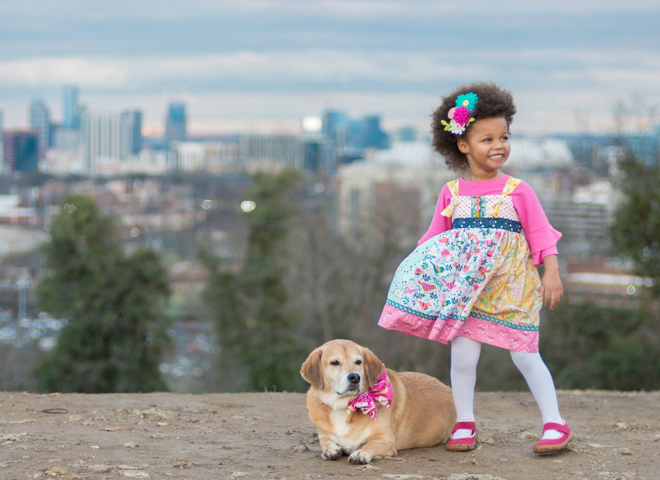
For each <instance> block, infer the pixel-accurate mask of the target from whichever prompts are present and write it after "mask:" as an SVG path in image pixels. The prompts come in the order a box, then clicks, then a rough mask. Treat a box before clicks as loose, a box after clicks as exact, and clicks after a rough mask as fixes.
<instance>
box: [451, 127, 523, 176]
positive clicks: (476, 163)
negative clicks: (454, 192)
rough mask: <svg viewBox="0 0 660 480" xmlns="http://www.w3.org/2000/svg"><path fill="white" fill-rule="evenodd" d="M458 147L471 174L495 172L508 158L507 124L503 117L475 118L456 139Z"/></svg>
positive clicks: (509, 150) (509, 149) (509, 146)
mask: <svg viewBox="0 0 660 480" xmlns="http://www.w3.org/2000/svg"><path fill="white" fill-rule="evenodd" d="M458 149H459V150H460V151H461V152H463V153H464V154H465V156H466V157H467V160H468V163H469V164H470V171H471V172H472V174H473V175H474V174H476V175H479V174H486V175H487V174H492V173H493V172H497V170H499V169H500V168H502V165H504V162H506V161H507V159H508V158H509V153H510V152H511V145H510V144H509V126H508V125H507V123H506V120H505V119H504V118H503V117H492V118H483V119H481V120H477V121H475V122H474V123H472V125H470V126H469V127H468V129H467V132H466V134H465V137H464V138H460V139H459V140H458Z"/></svg>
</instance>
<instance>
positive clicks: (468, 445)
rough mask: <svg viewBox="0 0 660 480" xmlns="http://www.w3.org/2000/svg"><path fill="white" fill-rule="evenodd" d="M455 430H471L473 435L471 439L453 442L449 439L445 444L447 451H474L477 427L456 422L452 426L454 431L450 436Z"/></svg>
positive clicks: (473, 424)
mask: <svg viewBox="0 0 660 480" xmlns="http://www.w3.org/2000/svg"><path fill="white" fill-rule="evenodd" d="M456 430H472V431H473V432H474V433H473V434H472V436H471V437H465V438H457V439H456V440H454V439H453V438H451V437H449V442H447V450H449V451H450V452H469V451H470V450H474V447H475V442H476V441H477V425H476V424H475V423H474V422H458V423H457V424H456V425H454V430H452V432H451V434H452V435H453V434H454V433H456Z"/></svg>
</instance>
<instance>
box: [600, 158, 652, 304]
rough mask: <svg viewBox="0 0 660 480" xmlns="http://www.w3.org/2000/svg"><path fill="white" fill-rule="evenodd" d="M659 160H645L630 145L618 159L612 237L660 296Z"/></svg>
mask: <svg viewBox="0 0 660 480" xmlns="http://www.w3.org/2000/svg"><path fill="white" fill-rule="evenodd" d="M658 179H660V159H658V160H657V161H656V162H644V161H642V160H640V159H639V158H638V156H637V155H636V154H635V152H634V150H633V149H632V148H625V149H624V155H623V157H622V159H621V160H620V161H619V175H618V188H619V189H620V191H621V192H622V193H623V195H624V199H623V201H622V202H621V204H620V205H619V206H618V208H617V210H616V212H615V213H614V221H613V224H612V239H613V241H614V245H615V247H616V248H617V250H618V253H619V254H620V255H621V256H623V257H628V258H630V259H631V260H632V262H633V264H634V268H635V273H636V274H637V275H639V276H641V277H644V278H649V279H651V280H652V281H653V286H652V287H651V291H652V292H653V294H654V296H655V297H656V298H660V188H658Z"/></svg>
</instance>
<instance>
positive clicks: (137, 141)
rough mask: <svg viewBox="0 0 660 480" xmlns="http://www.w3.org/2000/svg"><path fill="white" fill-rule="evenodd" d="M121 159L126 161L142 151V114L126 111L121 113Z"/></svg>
mask: <svg viewBox="0 0 660 480" xmlns="http://www.w3.org/2000/svg"><path fill="white" fill-rule="evenodd" d="M120 122H121V132H120V137H121V138H120V143H121V146H120V148H121V152H120V158H121V159H122V160H125V159H127V158H129V157H132V156H134V155H137V154H138V153H140V150H142V112H141V111H140V110H124V111H123V112H121V118H120Z"/></svg>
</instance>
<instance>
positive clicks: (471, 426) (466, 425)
mask: <svg viewBox="0 0 660 480" xmlns="http://www.w3.org/2000/svg"><path fill="white" fill-rule="evenodd" d="M456 430H472V431H474V432H476V431H477V424H476V423H474V422H458V423H457V424H456V425H454V430H453V431H452V432H451V433H455V432H456Z"/></svg>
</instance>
